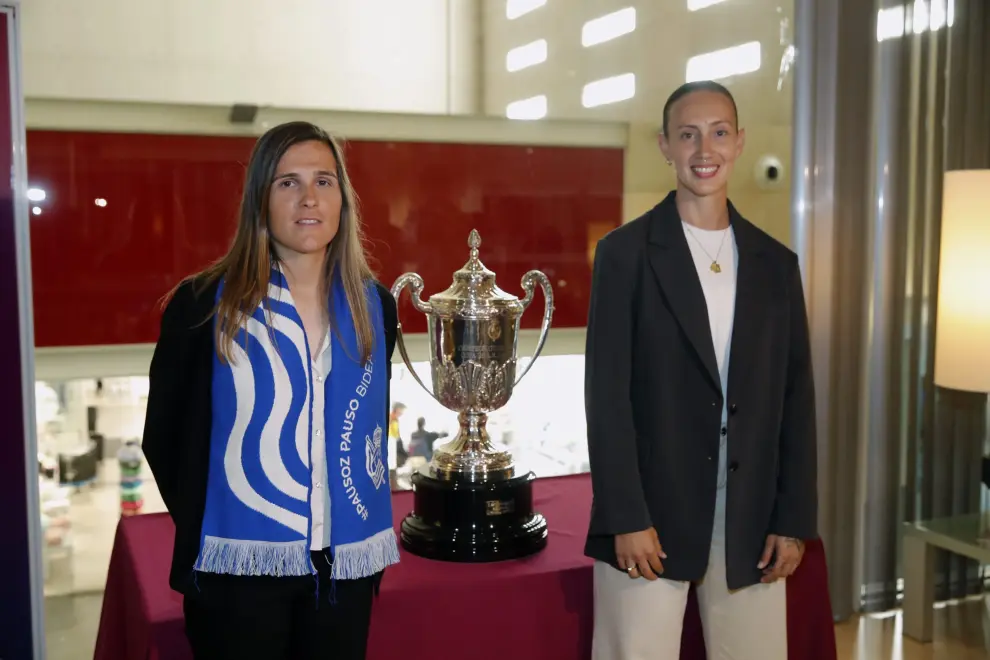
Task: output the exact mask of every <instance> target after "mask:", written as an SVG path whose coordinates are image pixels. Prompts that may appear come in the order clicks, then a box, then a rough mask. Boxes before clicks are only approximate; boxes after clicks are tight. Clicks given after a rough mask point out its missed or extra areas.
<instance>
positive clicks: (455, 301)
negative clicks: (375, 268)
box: [392, 230, 553, 561]
mask: <svg viewBox="0 0 990 660" xmlns="http://www.w3.org/2000/svg"><path fill="white" fill-rule="evenodd" d="M480 246H481V237H480V235H479V234H478V232H477V230H472V231H471V234H470V236H469V238H468V247H469V248H470V256H469V258H468V261H467V263H466V264H465V265H464V266H463V267H462V268H461V269H459V270H457V271H456V272H455V273H454V277H453V283H452V284H451V286H450V287H449V288H448V289H447V290H446V291H444V292H442V293H437V294H434V295H432V296H430V298H429V300H428V301H424V300H423V299H422V292H423V279H422V278H421V277H420V276H419V275H417V274H416V273H406V274H404V275H402V276H400V277H399V278H398V279H397V280H396V281H395V284H394V285H393V286H392V295H393V296H394V297H395V299H396V302H397V303H398V302H399V299H400V296H401V295H402V292H403V290H405V289H406V288H408V289H410V293H411V298H412V302H413V305H414V306H415V308H416V309H417V310H418V311H420V312H422V313H423V314H425V315H426V319H427V335H428V338H429V347H430V376H431V385H432V388H429V387H427V386H426V385H425V384H424V383H423V381H422V380H421V379H420V377H419V375H418V374H417V373H416V371H415V370H414V369H413V367H412V363H411V361H410V359H409V355H408V351H407V350H406V346H405V342H404V340H403V336H402V325H401V323H400V324H399V328H398V332H397V342H396V343H397V344H398V347H399V354H400V355H401V356H402V360H403V362H405V364H406V367H407V368H408V369H409V372H410V373H411V374H412V376H413V378H414V379H415V380H416V382H417V383H419V385H420V386H422V387H423V389H424V390H426V391H427V392H428V393H429V394H430V395H431V396H432V397H433V398H434V399H436V400H437V401H438V402H439V403H440V404H441V405H442V406H444V407H445V408H447V409H448V410H451V411H454V412H456V413H457V419H458V426H459V428H458V431H457V434H456V435H455V436H454V438H453V439H452V440H451V441H450V442H448V443H446V444H444V445H442V446H440V447H438V448H436V449H435V451H434V454H433V459H432V460H431V461H430V463H429V464H428V465H427V466H426V467H425V468H423V469H421V470H420V471H418V472H417V473H416V474H414V475H413V477H412V484H413V491H414V509H413V511H412V513H410V514H409V516H407V517H406V519H405V520H404V521H403V523H402V531H401V539H402V543H403V545H404V546H405V547H406V549H407V550H409V551H411V552H413V553H415V554H418V555H421V556H425V557H431V558H434V559H443V560H449V561H497V560H501V559H510V558H514V557H520V556H525V555H528V554H532V553H533V552H537V551H539V550H541V549H542V548H543V547H545V545H546V536H547V526H546V520H545V519H544V518H543V516H542V515H540V514H539V513H536V512H535V511H533V497H532V482H533V480H534V479H535V478H536V477H535V475H534V474H533V473H532V472H528V473H525V474H521V475H520V474H518V469H517V466H516V465H515V462H514V460H513V458H512V455H511V453H510V452H508V451H505V450H502V449H498V448H496V447H495V446H494V444H493V443H492V441H491V438H490V437H489V435H488V431H487V430H486V424H487V421H488V413H490V412H493V411H495V410H498V409H499V408H501V407H503V406H504V405H505V404H506V403H508V401H509V398H510V397H511V396H512V390H513V388H514V387H515V385H516V384H517V383H518V382H519V381H520V380H521V379H522V378H523V377H524V376H525V375H526V372H528V371H529V369H530V368H531V367H532V365H533V363H534V362H535V361H536V359H537V358H538V357H539V355H540V352H541V351H542V350H543V346H544V344H545V343H546V338H547V334H548V333H549V330H550V321H551V318H552V316H553V291H552V289H551V287H550V281H549V280H548V279H547V277H546V275H544V274H543V273H541V272H540V271H537V270H531V271H529V272H528V273H526V274H525V275H524V276H523V278H522V288H523V291H524V292H525V295H524V297H523V298H522V299H519V298H517V297H516V296H513V295H511V294H509V293H506V292H505V291H502V290H501V289H499V288H498V286H497V285H496V284H495V273H493V272H492V271H490V270H488V269H487V268H486V267H485V265H484V264H483V263H481V260H480V259H479V257H478V253H479V248H480ZM537 285H539V286H540V287H541V288H542V290H543V296H544V299H545V308H544V314H543V323H542V326H541V329H540V337H539V340H538V342H537V346H536V351H535V352H534V354H533V359H532V360H530V361H529V363H528V364H527V365H526V368H525V369H524V370H523V371H522V373H521V374H519V375H518V376H517V374H516V353H517V348H518V334H519V322H520V319H521V318H522V315H523V313H524V312H525V311H526V310H527V309H528V308H529V305H530V303H532V301H533V296H534V293H535V290H536V286H537Z"/></svg>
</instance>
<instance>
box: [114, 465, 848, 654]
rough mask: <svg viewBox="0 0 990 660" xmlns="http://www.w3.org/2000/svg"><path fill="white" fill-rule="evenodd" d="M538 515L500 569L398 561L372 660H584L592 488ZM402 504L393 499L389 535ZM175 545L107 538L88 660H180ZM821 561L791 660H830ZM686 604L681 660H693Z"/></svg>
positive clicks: (698, 645) (544, 496)
mask: <svg viewBox="0 0 990 660" xmlns="http://www.w3.org/2000/svg"><path fill="white" fill-rule="evenodd" d="M535 497H536V503H537V506H538V508H539V510H540V511H542V512H543V513H544V515H545V516H546V517H547V520H548V522H549V525H550V542H549V545H548V547H547V549H546V550H545V551H543V552H542V553H540V554H538V555H536V556H534V557H531V558H529V559H524V560H519V561H512V562H504V563H498V564H450V563H443V562H434V561H428V560H425V559H422V558H420V557H416V556H413V555H410V554H408V553H406V552H404V551H403V553H402V562H401V563H400V564H399V565H398V566H396V567H394V568H391V569H389V570H388V572H387V575H386V577H385V580H384V582H383V584H382V591H381V596H380V597H379V598H378V600H377V601H376V603H375V609H374V615H373V619H372V627H371V639H370V649H369V658H370V660H395V659H397V658H404V659H408V660H416V659H417V658H423V659H424V660H425V659H429V660H446V659H448V658H450V659H459V658H472V660H488V659H492V660H495V659H498V660H505V659H506V658H509V659H511V660H528V659H530V658H532V659H534V660H535V659H540V660H543V659H545V658H554V659H555V660H570V659H574V660H584V659H586V658H588V657H590V649H591V630H592V583H591V561H590V560H588V559H586V558H585V557H584V556H583V554H582V547H583V545H584V535H585V532H586V530H587V527H588V511H589V504H590V501H591V483H590V480H589V478H588V476H587V475H577V476H573V477H563V478H556V479H540V480H538V481H537V482H536V485H535ZM411 504H412V497H411V493H397V494H396V495H395V498H394V508H395V523H396V525H398V523H399V521H400V520H401V519H402V517H403V516H404V515H405V514H406V513H407V512H408V511H409V509H410V508H411ZM174 533H175V530H174V527H173V526H172V522H171V519H170V518H169V517H168V516H167V515H164V514H151V515H144V516H135V517H132V518H124V519H122V520H121V521H120V525H119V526H118V528H117V538H116V540H115V542H114V549H113V556H112V557H111V560H110V572H109V574H108V576H107V587H106V594H105V596H104V601H103V614H102V617H101V619H100V630H99V635H98V638H97V642H96V655H95V658H96V660H137V659H141V660H145V659H148V660H180V659H181V660H189V658H191V653H190V651H189V647H188V645H187V643H186V639H185V635H184V633H183V629H182V597H181V596H179V595H178V594H176V593H174V592H172V591H171V590H170V589H169V587H168V571H169V563H170V559H171V552H172V538H173V535H174ZM827 585H828V579H827V573H826V568H825V556H824V551H823V549H822V546H821V544H820V543H817V542H816V543H812V544H809V547H808V552H807V555H806V557H805V560H804V562H803V564H802V565H801V568H800V569H799V570H798V572H797V573H795V574H794V575H793V576H792V577H791V578H790V579H789V580H788V582H787V625H788V647H789V650H790V653H789V654H790V657H791V658H792V659H795V658H797V659H800V660H835V657H836V655H835V636H834V628H833V623H832V608H831V604H830V602H829V597H828V586H827ZM704 657H705V654H704V641H703V639H702V636H701V623H700V619H699V617H698V612H697V605H696V603H695V602H694V600H693V598H692V602H691V604H690V606H689V608H688V614H687V616H686V618H685V626H684V643H683V649H682V653H681V658H682V660H703V659H704Z"/></svg>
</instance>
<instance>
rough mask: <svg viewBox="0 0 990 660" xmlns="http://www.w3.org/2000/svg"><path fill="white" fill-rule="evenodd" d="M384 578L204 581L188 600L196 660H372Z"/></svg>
mask: <svg viewBox="0 0 990 660" xmlns="http://www.w3.org/2000/svg"><path fill="white" fill-rule="evenodd" d="M380 579H381V575H380V574H379V575H378V576H374V577H369V578H364V579H360V580H336V581H334V582H333V583H332V584H331V582H330V580H329V577H328V576H327V575H324V574H323V572H322V571H321V574H320V575H319V577H317V576H305V577H281V578H276V577H242V576H230V575H211V574H207V573H198V574H197V579H196V583H197V586H196V587H195V588H193V589H192V590H191V593H189V594H188V595H187V596H186V597H185V601H184V604H183V609H184V613H185V620H186V636H187V637H188V638H189V643H190V645H191V646H192V650H193V656H194V657H195V658H196V660H226V659H227V658H232V659H233V658H237V659H238V660H252V659H254V658H257V659H258V660H262V659H264V660H290V659H291V660H310V659H312V660H317V659H319V660H364V658H365V655H366V653H367V648H368V628H369V625H370V623H371V604H372V601H373V599H374V594H375V592H376V591H377V588H378V584H379V581H380Z"/></svg>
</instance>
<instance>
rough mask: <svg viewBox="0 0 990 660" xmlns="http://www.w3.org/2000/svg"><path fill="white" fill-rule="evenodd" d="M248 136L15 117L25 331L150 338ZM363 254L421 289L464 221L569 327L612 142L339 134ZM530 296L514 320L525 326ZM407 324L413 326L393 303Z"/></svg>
mask: <svg viewBox="0 0 990 660" xmlns="http://www.w3.org/2000/svg"><path fill="white" fill-rule="evenodd" d="M253 143H254V139H253V138H242V137H212V136H189V135H147V134H114V133H86V132H58V131H29V132H28V170H29V179H30V185H31V186H32V187H35V188H40V189H42V190H44V191H45V198H44V200H42V201H38V202H35V203H33V205H34V206H35V207H36V208H35V209H34V210H35V212H36V214H35V215H32V216H31V223H32V224H31V251H32V258H33V265H34V273H33V281H34V306H35V335H36V343H37V345H38V346H42V347H47V346H87V345H107V344H134V343H145V342H153V341H155V340H156V338H157V336H158V318H159V308H158V306H157V303H158V301H159V299H160V298H161V297H162V296H163V295H164V294H165V293H166V292H167V291H168V290H169V289H170V288H171V287H172V286H173V285H174V284H175V283H176V282H177V281H178V280H179V279H181V278H182V277H183V276H185V275H188V274H190V273H192V272H195V271H196V270H198V269H200V268H202V267H203V266H205V265H206V264H208V263H209V262H211V261H212V260H214V259H216V258H218V257H219V256H221V255H222V254H223V253H224V252H225V251H226V249H227V246H228V244H229V242H230V238H231V236H232V232H233V229H234V226H235V221H236V214H237V207H238V202H239V196H240V190H241V185H242V182H243V177H244V168H245V165H246V163H247V160H248V157H249V155H250V151H251V147H252V145H253ZM346 158H347V161H348V162H347V164H348V168H349V171H350V173H351V176H352V179H353V183H354V186H355V188H356V189H357V192H358V195H359V197H360V199H361V206H362V209H363V215H364V221H365V228H366V234H367V237H368V239H369V247H370V251H371V254H372V257H373V265H374V266H375V268H376V271H377V272H378V273H379V276H380V279H381V280H382V282H383V283H385V284H386V285H387V286H391V284H392V282H393V281H394V280H395V278H396V277H397V276H398V275H400V274H401V273H403V272H406V271H410V270H412V271H416V272H418V273H419V274H420V275H422V276H423V278H424V279H425V281H426V291H425V294H427V295H428V294H431V293H435V292H438V291H442V290H444V289H446V288H447V286H449V285H450V282H451V274H452V272H453V271H454V270H456V269H457V268H459V267H461V266H462V265H463V263H464V262H465V261H466V260H467V256H468V248H467V237H468V233H469V232H470V230H471V229H473V228H477V229H478V231H480V232H481V236H482V242H483V244H482V251H481V258H482V260H483V261H484V262H485V264H486V265H487V266H488V267H489V268H490V269H492V270H494V271H495V272H496V274H497V276H498V283H499V286H500V287H501V288H502V289H504V290H506V291H508V292H510V293H514V294H515V295H518V296H520V297H521V296H522V290H521V288H520V286H519V279H520V278H521V277H522V275H523V273H525V272H526V271H527V270H529V269H531V268H538V269H540V270H542V271H544V272H545V273H546V274H547V276H548V277H549V278H550V281H551V283H552V284H553V287H554V294H555V297H556V312H555V315H554V327H583V326H584V325H585V321H586V315H587V305H588V294H589V287H590V279H591V262H590V258H591V248H592V247H593V246H594V243H595V242H596V241H597V239H598V238H600V237H601V236H602V235H603V234H604V233H605V232H607V231H608V230H610V229H612V228H614V227H616V226H618V225H619V224H620V222H621V214H622V168H623V152H622V150H621V149H616V148H584V147H540V146H513V145H478V144H439V143H412V142H374V141H359V140H353V141H349V142H348V143H347V144H346ZM542 306H543V304H542V301H541V300H538V301H537V307H538V308H539V309H533V310H530V311H529V312H527V314H526V315H525V316H524V318H523V327H527V328H538V327H539V322H540V316H541V313H540V311H539V310H540V309H542ZM400 309H401V314H402V321H403V324H404V326H405V327H406V328H407V331H410V332H422V331H425V329H426V324H425V321H424V320H423V317H422V315H420V314H418V313H417V312H415V310H413V309H412V306H411V305H409V304H408V301H406V302H405V304H403V305H401V307H400Z"/></svg>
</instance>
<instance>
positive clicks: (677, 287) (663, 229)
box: [647, 193, 722, 392]
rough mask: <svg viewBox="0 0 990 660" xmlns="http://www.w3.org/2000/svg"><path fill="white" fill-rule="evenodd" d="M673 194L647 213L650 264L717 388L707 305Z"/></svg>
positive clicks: (717, 378) (713, 348) (718, 387)
mask: <svg viewBox="0 0 990 660" xmlns="http://www.w3.org/2000/svg"><path fill="white" fill-rule="evenodd" d="M674 196H675V193H670V194H669V195H667V198H666V199H664V200H663V201H662V202H660V204H658V205H657V206H656V207H655V208H654V209H653V211H652V212H651V213H650V227H649V237H648V243H649V244H648V246H647V252H648V256H649V262H650V267H651V268H652V269H653V273H654V275H655V276H656V278H657V283H658V284H659V285H660V289H661V291H662V292H663V295H664V297H665V298H666V300H667V303H668V305H669V306H670V310H671V312H672V313H673V315H674V317H675V318H676V319H677V322H678V323H679V324H680V326H681V329H682V330H683V331H684V334H685V335H686V336H687V338H688V341H689V342H690V344H691V346H692V347H693V349H694V352H695V353H696V354H697V355H698V358H699V359H700V360H701V363H702V365H704V369H705V373H707V374H708V378H709V379H710V380H711V382H712V385H713V386H714V387H715V389H716V391H719V392H720V391H721V390H722V385H721V379H720V378H719V375H718V363H717V362H716V360H715V347H714V345H713V344H712V330H711V325H710V324H709V322H708V306H707V305H706V304H705V294H704V292H703V291H702V290H701V280H700V279H699V278H698V271H697V270H696V269H695V266H694V260H693V259H692V257H691V249H690V248H689V247H688V244H687V238H686V237H685V236H684V229H683V228H682V227H681V218H680V215H679V214H678V213H677V206H676V204H675V202H674Z"/></svg>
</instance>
